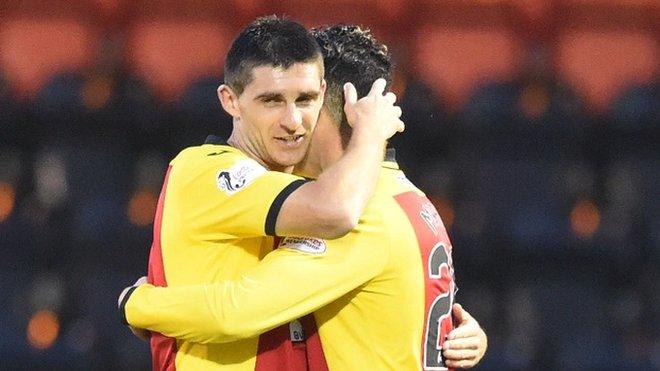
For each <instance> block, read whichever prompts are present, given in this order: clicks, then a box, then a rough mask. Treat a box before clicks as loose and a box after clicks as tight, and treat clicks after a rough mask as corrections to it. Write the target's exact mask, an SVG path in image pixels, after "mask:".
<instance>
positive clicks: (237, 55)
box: [225, 16, 323, 95]
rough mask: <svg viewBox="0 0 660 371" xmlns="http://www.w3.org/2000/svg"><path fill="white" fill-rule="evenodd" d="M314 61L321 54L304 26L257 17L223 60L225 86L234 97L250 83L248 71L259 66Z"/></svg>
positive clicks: (268, 17) (282, 65) (250, 78)
mask: <svg viewBox="0 0 660 371" xmlns="http://www.w3.org/2000/svg"><path fill="white" fill-rule="evenodd" d="M315 60H318V61H319V63H320V66H321V68H323V65H322V63H323V62H322V58H321V50H320V49H319V46H318V44H317V43H316V41H315V40H314V38H313V37H312V35H311V34H310V33H309V31H308V30H307V29H305V27H304V26H302V25H301V24H300V23H297V22H294V21H291V20H288V19H283V18H279V17H276V16H267V17H261V18H257V19H256V20H254V21H253V22H252V23H250V24H249V25H248V26H247V27H245V29H243V31H242V32H241V33H240V34H239V35H238V36H237V37H236V39H235V40H234V42H233V43H232V45H231V48H230V49H229V52H228V53H227V58H226V59H225V83H226V84H227V85H229V86H230V87H231V88H232V89H234V91H235V92H236V94H238V95H240V94H241V93H243V90H244V89H245V87H246V86H247V85H248V84H249V83H250V82H251V81H252V69H253V68H255V67H259V66H266V65H267V66H272V67H283V68H285V69H287V68H289V67H291V66H292V65H293V64H295V63H310V62H314V61H315Z"/></svg>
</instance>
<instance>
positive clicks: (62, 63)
mask: <svg viewBox="0 0 660 371" xmlns="http://www.w3.org/2000/svg"><path fill="white" fill-rule="evenodd" d="M96 42H97V39H96V34H95V31H94V30H93V29H92V28H90V27H89V26H88V25H86V24H85V23H84V22H82V21H81V20H79V19H75V18H59V17H58V18H46V19H44V18H41V17H39V18H37V17H30V16H19V17H16V18H10V19H5V20H3V21H2V24H1V25H0V50H2V53H0V68H1V69H2V70H3V71H4V73H5V75H6V76H7V79H8V80H9V83H10V84H11V86H12V87H13V88H14V89H15V90H16V91H17V93H18V94H19V95H21V96H23V97H30V96H32V95H34V93H36V92H37V91H38V90H39V88H40V87H41V85H42V84H43V83H45V82H46V81H47V80H48V79H49V77H50V76H52V75H53V74H55V73H58V72H63V71H72V70H78V69H80V68H83V67H85V66H87V65H88V64H89V62H90V61H91V59H92V56H93V53H94V50H95V45H96Z"/></svg>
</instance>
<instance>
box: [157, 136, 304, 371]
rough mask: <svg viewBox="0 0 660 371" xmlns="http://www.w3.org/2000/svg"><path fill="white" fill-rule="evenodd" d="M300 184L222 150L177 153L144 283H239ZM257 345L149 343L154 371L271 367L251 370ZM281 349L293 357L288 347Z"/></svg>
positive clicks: (268, 246)
mask: <svg viewBox="0 0 660 371" xmlns="http://www.w3.org/2000/svg"><path fill="white" fill-rule="evenodd" d="M303 183H304V180H302V179H301V178H299V177H297V176H294V175H291V174H285V173H280V172H273V171H268V170H267V169H265V168H264V167H263V166H261V165H260V164H258V163H257V162H256V161H254V160H252V159H250V158H248V157H247V156H246V155H245V154H244V153H242V152H241V151H239V150H237V149H235V148H233V147H230V146H227V145H215V144H204V145H202V146H197V147H191V148H187V149H185V150H184V151H182V152H181V153H180V154H179V155H178V156H177V157H176V158H175V159H174V160H172V161H171V163H170V166H169V168H168V171H167V175H166V177H165V181H164V184H163V189H162V191H161V195H160V198H159V201H158V207H157V211H156V217H155V221H154V239H153V245H152V247H151V252H150V256H149V270H148V282H149V283H151V284H153V285H155V286H161V287H178V286H184V285H196V284H211V283H214V282H221V281H224V280H235V279H238V278H240V277H241V274H242V273H244V272H245V271H246V270H248V269H249V268H251V267H254V266H255V265H256V264H257V263H258V262H259V260H261V259H262V258H263V257H264V256H265V255H266V253H268V252H269V251H271V250H272V248H273V244H274V241H273V237H268V236H269V235H274V234H275V221H276V219H277V214H278V212H279V209H280V207H281V205H282V203H283V201H284V200H285V199H286V197H287V196H288V195H289V194H290V193H291V192H293V191H294V190H295V189H296V188H297V187H298V186H300V185H301V184H303ZM280 333H281V331H280ZM264 336H265V337H267V338H268V339H272V337H273V336H272V334H270V335H268V336H266V334H265V335H264ZM277 337H278V338H281V336H277ZM280 345H282V344H280ZM265 346H269V344H268V343H263V342H262V343H260V342H259V337H258V336H256V334H255V336H254V337H251V338H247V339H240V340H237V341H234V342H231V343H225V344H200V343H195V342H191V341H188V340H186V339H179V340H177V339H174V338H171V337H166V336H164V335H162V334H157V333H155V334H153V336H152V339H151V348H152V358H153V368H154V370H175V369H176V370H210V369H218V370H255V369H257V370H259V369H263V370H271V369H275V368H273V367H265V366H262V367H261V368H259V367H257V365H258V363H259V360H258V359H257V353H263V354H268V352H267V351H266V350H267V349H265ZM283 346H284V347H285V348H286V347H287V346H288V348H287V349H284V350H285V351H288V352H294V351H295V349H293V347H292V344H291V343H290V342H289V343H288V344H284V345H283ZM303 355H304V350H303ZM292 359H293V358H292ZM303 362H304V359H303ZM262 364H263V362H262Z"/></svg>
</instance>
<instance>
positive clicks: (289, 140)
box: [275, 134, 305, 146]
mask: <svg viewBox="0 0 660 371" xmlns="http://www.w3.org/2000/svg"><path fill="white" fill-rule="evenodd" d="M304 137H305V134H297V135H287V136H283V137H275V139H277V140H278V141H280V142H281V143H282V144H284V145H287V146H295V145H296V144H298V143H300V142H302V140H303V138H304Z"/></svg>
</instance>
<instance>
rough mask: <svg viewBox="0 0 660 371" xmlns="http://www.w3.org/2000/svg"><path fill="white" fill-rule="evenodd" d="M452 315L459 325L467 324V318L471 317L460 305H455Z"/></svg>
mask: <svg viewBox="0 0 660 371" xmlns="http://www.w3.org/2000/svg"><path fill="white" fill-rule="evenodd" d="M452 315H453V316H454V320H455V321H456V323H459V324H460V323H463V322H465V320H467V316H469V314H467V312H466V311H465V310H464V309H463V306H462V305H460V304H458V303H456V304H454V306H453V307H452Z"/></svg>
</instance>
